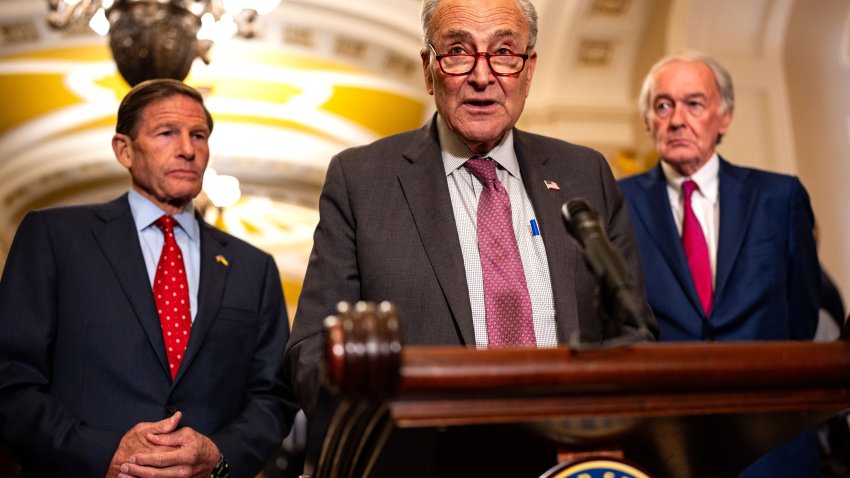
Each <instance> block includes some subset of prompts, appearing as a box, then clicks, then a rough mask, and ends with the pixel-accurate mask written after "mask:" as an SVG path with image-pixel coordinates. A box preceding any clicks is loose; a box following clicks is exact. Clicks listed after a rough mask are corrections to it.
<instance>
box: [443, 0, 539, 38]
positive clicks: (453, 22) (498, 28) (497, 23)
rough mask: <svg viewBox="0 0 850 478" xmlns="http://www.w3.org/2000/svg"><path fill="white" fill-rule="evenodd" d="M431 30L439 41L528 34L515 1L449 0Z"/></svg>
mask: <svg viewBox="0 0 850 478" xmlns="http://www.w3.org/2000/svg"><path fill="white" fill-rule="evenodd" d="M432 27H433V30H434V33H435V34H436V35H437V36H438V38H462V37H464V36H469V37H471V36H473V35H480V34H482V33H484V34H486V35H487V36H488V37H491V38H502V37H510V36H515V37H518V36H525V35H527V34H528V31H527V30H528V25H527V24H526V21H525V17H524V15H523V13H522V10H521V9H520V8H519V4H518V3H517V2H516V0H496V1H480V0H472V1H470V0H459V1H455V0H447V1H444V2H442V3H441V4H440V5H439V7H438V8H437V10H436V12H435V14H434V17H433V21H432Z"/></svg>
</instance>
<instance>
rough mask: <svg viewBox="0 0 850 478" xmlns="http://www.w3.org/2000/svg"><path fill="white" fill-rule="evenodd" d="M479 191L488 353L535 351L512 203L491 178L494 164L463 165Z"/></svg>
mask: <svg viewBox="0 0 850 478" xmlns="http://www.w3.org/2000/svg"><path fill="white" fill-rule="evenodd" d="M464 167H466V169H467V170H469V172H471V173H472V174H473V175H474V176H475V177H476V178H478V180H480V181H481V182H482V184H483V185H484V189H483V190H482V191H481V195H480V197H479V198H478V217H477V229H478V251H479V255H480V257H481V274H482V276H483V278H484V309H485V312H486V316H487V342H488V345H489V346H490V347H505V346H534V345H535V344H536V340H535V337H534V321H533V318H532V310H531V298H530V296H529V294H528V286H527V284H526V280H525V271H524V270H523V267H522V259H521V257H520V255H519V247H518V246H517V242H516V235H515V234H514V228H513V221H512V217H511V200H510V197H508V193H507V191H505V188H504V186H503V185H502V183H501V182H500V181H499V179H498V177H497V176H496V162H495V161H493V160H492V159H489V158H473V159H470V160H467V161H466V163H464Z"/></svg>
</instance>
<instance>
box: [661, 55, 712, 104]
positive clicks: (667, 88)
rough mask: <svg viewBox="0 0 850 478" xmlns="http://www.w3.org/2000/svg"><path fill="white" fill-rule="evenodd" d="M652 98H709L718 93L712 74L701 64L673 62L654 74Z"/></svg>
mask: <svg viewBox="0 0 850 478" xmlns="http://www.w3.org/2000/svg"><path fill="white" fill-rule="evenodd" d="M652 83H653V88H652V96H653V98H654V97H659V96H676V97H684V98H692V97H695V96H703V97H709V96H714V95H715V94H716V93H717V92H718V88H717V82H716V80H715V79H714V72H713V71H712V70H711V68H710V67H709V66H708V65H706V64H704V63H702V62H692V61H674V62H671V63H668V64H666V65H664V66H662V67H661V68H659V69H658V71H656V72H655V75H654V81H653V82H652Z"/></svg>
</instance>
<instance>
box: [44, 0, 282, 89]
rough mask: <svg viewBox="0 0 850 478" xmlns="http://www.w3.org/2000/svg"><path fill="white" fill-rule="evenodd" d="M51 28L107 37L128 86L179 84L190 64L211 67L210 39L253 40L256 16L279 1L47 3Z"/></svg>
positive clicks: (53, 0)
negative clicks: (160, 80)
mask: <svg viewBox="0 0 850 478" xmlns="http://www.w3.org/2000/svg"><path fill="white" fill-rule="evenodd" d="M47 1H48V5H49V12H48V15H47V22H48V24H49V25H50V26H51V27H52V28H55V29H80V28H83V29H85V28H90V29H91V30H93V31H95V32H96V33H98V34H99V35H104V36H105V35H109V48H110V49H111V50H112V57H113V58H114V59H115V64H116V65H117V67H118V72H119V73H121V76H122V77H124V79H125V80H126V81H127V83H129V84H130V85H131V86H133V85H136V84H137V83H140V82H142V81H144V80H147V79H151V78H174V79H176V80H180V81H182V80H183V79H184V78H186V75H188V74H189V70H190V69H191V67H192V62H193V61H194V60H195V58H200V59H201V60H202V61H203V62H204V63H207V64H209V51H210V48H211V47H212V44H213V41H214V40H220V39H223V38H227V37H232V36H240V37H244V38H251V37H253V36H255V35H256V26H255V21H256V19H257V17H259V16H260V15H263V14H265V13H268V12H270V11H272V10H274V9H275V8H276V7H277V5H278V4H279V3H280V0H47Z"/></svg>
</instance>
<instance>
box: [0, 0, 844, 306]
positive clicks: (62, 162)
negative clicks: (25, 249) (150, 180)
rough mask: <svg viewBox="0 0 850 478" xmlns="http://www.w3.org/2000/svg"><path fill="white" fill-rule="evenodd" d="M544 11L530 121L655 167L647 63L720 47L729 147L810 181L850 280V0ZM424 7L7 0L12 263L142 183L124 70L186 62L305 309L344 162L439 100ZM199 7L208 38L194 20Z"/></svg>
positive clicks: (223, 151) (6, 165)
mask: <svg viewBox="0 0 850 478" xmlns="http://www.w3.org/2000/svg"><path fill="white" fill-rule="evenodd" d="M155 4H159V5H156V7H155V8H160V7H167V8H165V10H164V11H165V12H166V13H165V14H161V13H155V12H154V11H153V10H152V8H154V7H152V6H151V5H155ZM170 4H174V5H179V6H180V7H181V8H179V9H178V8H176V7H174V6H173V5H170ZM535 4H536V6H537V9H538V12H539V16H540V37H539V40H538V52H539V62H538V67H537V70H536V72H535V78H534V82H533V86H532V92H531V96H530V98H529V99H528V102H527V105H526V109H525V113H524V115H523V117H522V119H521V120H520V123H519V126H520V127H521V128H523V129H526V130H529V131H533V132H537V133H542V134H547V135H551V136H555V137H558V138H561V139H564V140H567V141H571V142H575V143H580V144H586V145H589V146H592V147H595V148H597V149H599V150H600V151H601V152H602V153H603V154H604V155H605V156H606V157H607V158H608V160H609V161H610V163H611V165H612V167H613V168H614V171H615V174H617V175H618V176H623V175H627V174H632V173H636V172H640V171H643V170H645V169H647V168H649V167H651V166H652V165H654V163H655V157H654V154H653V152H652V145H651V144H650V143H649V141H648V140H647V138H646V133H645V130H644V127H643V124H642V122H641V120H640V119H639V117H638V113H637V107H636V97H637V93H638V90H639V87H640V82H641V80H642V79H643V76H644V75H645V73H646V71H647V70H648V68H649V67H650V65H651V64H652V63H654V62H655V61H656V60H657V59H658V58H660V57H661V56H662V55H664V54H666V53H669V52H673V51H677V50H680V49H685V48H693V49H700V50H704V51H706V52H708V53H709V54H711V55H714V56H715V57H716V58H718V59H719V60H720V61H721V62H722V63H723V64H725V66H726V67H727V68H728V69H729V70H730V71H731V73H732V75H733V78H734V81H735V86H736V90H737V105H736V111H735V118H734V121H733V123H732V127H731V130H730V132H729V134H728V135H727V136H726V137H725V138H724V141H723V144H722V145H721V147H720V151H721V154H723V155H724V156H725V157H726V158H727V159H729V160H730V161H732V162H735V163H739V164H743V165H749V166H754V167H759V168H764V169H768V170H772V171H779V172H784V173H789V174H796V175H798V176H800V178H801V179H802V181H803V183H804V184H805V186H806V187H807V188H808V190H809V192H810V194H811V196H812V204H813V207H814V209H815V214H816V216H817V221H818V226H819V241H820V253H821V257H822V260H823V263H824V268H825V269H826V270H827V271H828V272H829V273H830V275H832V276H833V278H834V279H835V281H836V282H837V284H838V286H839V289H840V290H842V291H850V247H848V244H850V201H848V200H843V197H842V196H843V193H844V191H845V190H844V182H845V181H847V180H849V179H850V95H848V94H847V92H846V91H847V85H850V33H848V30H850V1H848V0H818V1H816V2H811V1H805V0H747V1H744V2H742V1H739V0H714V1H712V2H702V1H695V0H537V1H536V2H535ZM119 10H124V11H122V12H119ZM106 11H109V12H110V19H107V17H106V15H105V14H104V13H105V12H106ZM187 12H190V13H191V15H188V14H187ZM418 13H419V0H358V1H356V2H352V1H349V0H102V1H101V0H0V92H2V99H3V106H2V109H0V266H2V264H3V263H4V262H5V257H6V252H7V251H8V247H9V245H10V243H11V240H12V237H13V235H14V231H15V229H16V227H17V225H18V222H19V221H20V219H21V218H22V217H23V215H24V214H25V213H26V212H27V211H28V210H31V209H33V208H41V207H46V206H52V205H57V204H68V203H76V202H84V201H100V200H107V199H111V198H113V197H115V196H117V195H119V194H121V193H122V192H124V191H125V190H126V189H127V187H128V179H127V174H126V172H125V171H124V170H123V169H122V168H121V167H120V166H119V165H118V164H117V162H116V161H115V159H114V158H113V155H112V151H111V148H110V138H111V135H112V133H113V128H114V118H115V117H114V115H115V111H116V109H117V106H118V102H119V101H120V99H121V97H122V96H123V94H124V93H125V92H126V91H127V90H128V89H129V86H128V83H127V81H128V80H126V79H125V76H128V75H129V76H131V77H132V75H134V74H135V75H138V74H143V73H145V72H147V73H149V72H150V71H149V70H151V69H152V68H160V69H163V71H166V70H168V68H186V69H187V70H188V76H187V77H186V80H185V81H186V82H187V83H189V84H191V85H192V86H195V87H197V88H199V89H201V90H202V91H203V92H204V93H205V95H206V96H207V98H208V107H209V109H210V110H211V111H212V113H213V115H214V117H215V120H216V128H215V134H213V136H212V139H211V150H212V159H211V164H210V167H211V168H212V169H213V170H214V172H211V175H210V177H209V178H208V179H207V181H206V187H205V190H206V192H207V196H206V197H205V198H203V200H202V201H201V203H200V204H199V205H200V207H202V208H203V209H204V211H205V215H206V216H207V219H208V220H209V221H210V222H213V223H215V224H217V225H219V226H220V227H223V228H224V229H227V230H228V231H229V232H231V233H233V234H236V235H237V236H241V237H243V238H245V239H247V240H248V241H250V242H252V243H254V244H255V245H257V246H259V247H260V248H262V249H264V250H267V251H268V252H270V253H272V254H273V255H274V256H275V258H276V260H277V262H278V266H279V268H280V271H281V274H282V276H283V277H282V279H283V283H284V288H285V293H286V297H287V302H288V306H289V308H290V311H294V306H295V302H296V300H297V298H298V293H299V291H300V284H301V280H302V277H303V274H304V271H305V268H306V261H307V257H308V254H309V251H310V247H311V242H312V240H311V236H312V232H313V228H314V226H315V224H316V222H317V221H318V214H317V203H318V194H319V191H320V188H321V185H322V181H323V179H324V173H325V168H326V166H327V164H328V161H329V159H330V157H331V156H332V155H333V154H334V153H335V152H337V151H339V150H341V149H343V148H346V147H349V146H355V145H359V144H364V143H367V142H370V141H373V140H375V139H377V138H380V137H382V136H386V135H389V134H392V133H395V132H399V131H403V130H407V129H412V128H416V127H418V126H420V125H421V124H423V123H424V122H425V121H427V119H428V118H429V117H430V115H431V114H432V113H433V106H432V102H431V100H430V97H429V96H428V95H427V94H426V92H425V89H424V86H423V80H422V69H421V63H420V59H419V55H418V52H419V49H420V47H421V31H420V26H419V18H418ZM157 15H159V17H157ZM181 15H183V16H186V18H182V17H181ZM195 16H197V17H198V18H200V19H201V20H200V21H199V24H202V25H203V28H201V31H200V32H199V33H198V34H197V38H198V39H200V41H199V42H197V43H196V41H195V38H194V37H192V35H193V34H194V33H193V32H192V33H191V34H190V35H189V36H187V37H186V38H183V37H181V36H180V34H181V33H179V28H182V27H181V26H180V25H178V24H179V23H181V22H182V23H187V24H190V26H193V25H194V23H193V22H194V21H197V18H194V17H195ZM110 20H111V21H112V23H113V25H112V26H111V28H110ZM157 21H159V22H160V23H161V24H156V22H157ZM190 30H191V29H190ZM98 32H100V33H98ZM175 32H177V33H175ZM110 41H112V42H113V43H114V45H113V46H114V49H115V54H114V55H113V51H112V48H110ZM198 54H200V56H202V57H204V58H203V59H201V58H198V57H197V55H198ZM140 58H141V59H140ZM204 60H206V62H205V61H204ZM207 62H208V63H207ZM166 63H167V64H166ZM171 64H174V65H176V66H173V65H171ZM119 69H120V70H121V72H119ZM122 73H123V74H124V76H122ZM131 81H132V80H131ZM237 183H238V186H237ZM213 200H215V201H213ZM845 293H846V292H845ZM845 297H847V296H846V295H845ZM845 302H846V300H845Z"/></svg>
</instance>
